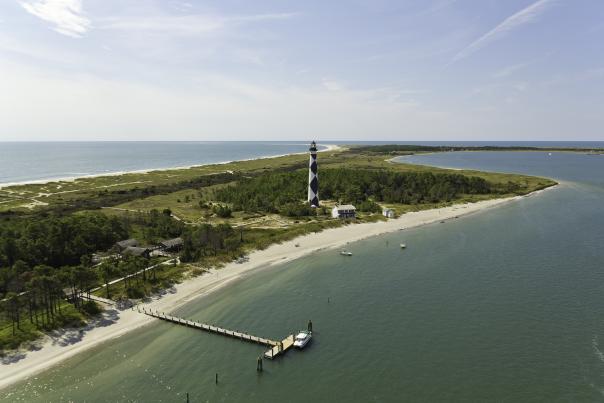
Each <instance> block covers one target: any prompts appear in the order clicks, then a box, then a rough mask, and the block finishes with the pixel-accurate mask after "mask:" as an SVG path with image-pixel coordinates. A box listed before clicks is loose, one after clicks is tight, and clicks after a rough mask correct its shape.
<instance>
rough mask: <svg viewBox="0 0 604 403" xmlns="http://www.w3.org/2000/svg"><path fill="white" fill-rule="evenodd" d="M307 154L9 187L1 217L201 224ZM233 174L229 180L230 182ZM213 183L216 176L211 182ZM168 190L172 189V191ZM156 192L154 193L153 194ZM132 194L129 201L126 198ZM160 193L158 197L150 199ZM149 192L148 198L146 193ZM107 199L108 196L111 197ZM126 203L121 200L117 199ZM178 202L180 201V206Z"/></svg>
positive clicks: (352, 158)
mask: <svg viewBox="0 0 604 403" xmlns="http://www.w3.org/2000/svg"><path fill="white" fill-rule="evenodd" d="M307 158H308V156H307V155H288V156H283V157H276V158H266V159H260V160H251V161H239V162H232V163H228V164H214V165H206V166H200V167H194V168H189V169H174V170H164V171H151V172H148V173H129V174H123V175H115V176H100V177H94V178H81V179H77V180H74V181H62V182H50V183H46V184H29V185H20V186H10V187H6V188H3V189H0V212H2V211H7V210H16V211H25V212H27V211H32V210H33V211H36V210H52V209H53V208H54V207H61V206H74V205H75V206H76V208H77V205H78V203H79V202H85V201H86V202H89V201H90V199H95V198H98V199H101V200H103V198H106V199H107V203H106V204H107V205H102V206H95V207H117V208H123V209H127V210H134V211H136V210H142V211H147V210H149V209H151V208H156V209H163V208H170V209H171V210H172V211H173V212H174V215H175V216H177V217H179V218H181V219H183V220H185V221H190V222H200V220H201V221H206V220H207V218H209V217H205V218H204V216H207V215H208V214H207V212H204V211H202V210H203V209H201V208H200V207H199V201H200V200H206V201H211V199H212V197H211V192H212V189H214V188H215V186H224V185H225V184H226V183H228V182H230V181H233V180H236V176H237V175H242V176H249V175H256V174H259V173H262V172H265V171H279V170H293V169H301V168H305V167H306V166H307ZM318 161H319V169H322V168H336V167H347V168H368V169H375V168H385V169H390V170H396V171H399V172H417V171H422V172H451V171H450V170H446V169H441V168H433V167H426V166H420V165H411V164H402V163H393V162H390V161H388V160H387V159H386V158H385V157H384V156H379V155H358V154H355V153H351V152H346V151H332V152H325V153H320V154H319V158H318ZM455 172H456V173H461V174H463V175H474V176H479V177H482V178H484V179H486V180H488V181H490V182H492V183H495V184H497V183H502V184H503V183H507V182H510V181H512V182H515V183H518V184H519V185H520V186H521V188H520V189H519V192H520V193H522V192H525V193H528V192H531V191H533V190H536V189H539V188H543V187H547V186H550V185H552V184H553V181H550V180H548V179H544V178H536V177H530V176H523V175H513V174H500V173H487V172H478V171H455ZM212 175H222V176H221V177H220V179H219V180H218V179H217V181H219V182H222V183H218V184H212V185H211V186H196V185H191V186H188V182H190V181H196V180H198V179H199V178H202V177H206V178H207V177H210V178H211V176H212ZM229 175H232V176H233V177H232V178H229ZM216 178H218V177H216ZM171 187H177V189H174V191H170V190H172V189H171ZM157 189H159V190H157ZM127 192H136V193H132V194H131V196H129V195H127V194H125V193H127ZM154 192H159V193H160V194H153V193H154ZM148 193H151V195H149V197H145V196H146V194H148ZM110 196H111V197H110ZM119 198H121V199H126V200H125V201H122V200H117V202H116V201H115V200H116V199H119ZM179 200H180V201H179Z"/></svg>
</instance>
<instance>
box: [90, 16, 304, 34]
mask: <svg viewBox="0 0 604 403" xmlns="http://www.w3.org/2000/svg"><path fill="white" fill-rule="evenodd" d="M295 15H297V14H295V13H277V14H256V15H240V16H222V15H204V14H196V15H186V16H173V15H160V16H135V17H120V18H110V19H106V20H105V21H104V23H103V24H102V25H101V28H103V29H113V30H123V31H147V32H159V33H171V34H175V35H185V36H192V35H199V34H204V33H211V32H215V31H220V30H222V29H224V28H225V27H226V26H227V25H237V24H242V23H247V22H259V21H269V20H283V19H288V18H292V17H294V16H295Z"/></svg>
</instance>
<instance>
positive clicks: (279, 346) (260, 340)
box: [136, 307, 294, 359]
mask: <svg viewBox="0 0 604 403" xmlns="http://www.w3.org/2000/svg"><path fill="white" fill-rule="evenodd" d="M136 309H137V311H138V312H140V313H143V314H145V315H148V316H152V317H154V318H157V319H160V320H164V321H166V322H171V323H175V324H177V325H182V326H187V327H192V328H194V329H199V330H204V331H206V332H210V333H216V334H220V335H223V336H227V337H232V338H234V339H239V340H244V341H249V342H252V343H257V344H262V345H264V346H267V347H269V349H268V350H267V351H266V352H265V353H264V357H265V358H269V359H273V358H275V357H278V356H280V355H281V354H285V353H286V352H287V350H289V349H290V348H292V347H293V346H294V335H293V334H290V335H289V336H287V337H286V338H285V339H283V340H281V341H276V340H271V339H266V338H264V337H258V336H254V335H251V334H248V333H242V332H239V331H237V330H229V329H224V328H222V327H218V326H212V325H209V324H206V323H200V322H195V321H192V320H188V319H183V318H179V317H177V316H172V315H166V314H165V313H163V312H158V311H155V312H153V311H151V310H148V309H146V308H142V310H141V308H140V307H137V308H136Z"/></svg>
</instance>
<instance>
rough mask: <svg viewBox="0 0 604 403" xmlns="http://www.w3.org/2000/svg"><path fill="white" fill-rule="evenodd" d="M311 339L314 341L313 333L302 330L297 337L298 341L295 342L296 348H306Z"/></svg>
mask: <svg viewBox="0 0 604 403" xmlns="http://www.w3.org/2000/svg"><path fill="white" fill-rule="evenodd" d="M310 339H312V332H311V331H307V330H302V331H300V333H298V334H297V335H296V339H295V340H294V347H298V348H304V346H306V345H307V344H308V342H309V341H310Z"/></svg>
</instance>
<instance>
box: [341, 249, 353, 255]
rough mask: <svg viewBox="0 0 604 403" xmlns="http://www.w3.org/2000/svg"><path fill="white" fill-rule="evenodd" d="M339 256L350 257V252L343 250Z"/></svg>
mask: <svg viewBox="0 0 604 403" xmlns="http://www.w3.org/2000/svg"><path fill="white" fill-rule="evenodd" d="M340 255H342V256H352V252H348V251H347V250H343V251H341V252H340Z"/></svg>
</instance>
